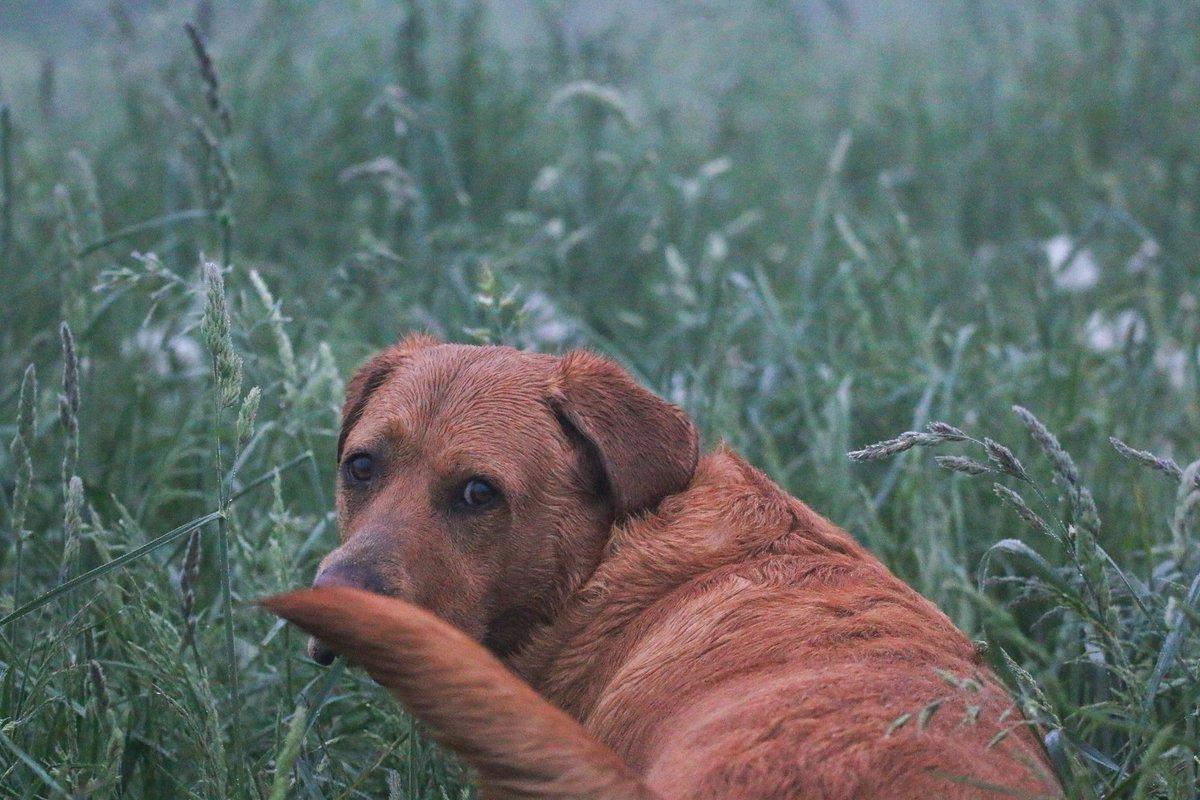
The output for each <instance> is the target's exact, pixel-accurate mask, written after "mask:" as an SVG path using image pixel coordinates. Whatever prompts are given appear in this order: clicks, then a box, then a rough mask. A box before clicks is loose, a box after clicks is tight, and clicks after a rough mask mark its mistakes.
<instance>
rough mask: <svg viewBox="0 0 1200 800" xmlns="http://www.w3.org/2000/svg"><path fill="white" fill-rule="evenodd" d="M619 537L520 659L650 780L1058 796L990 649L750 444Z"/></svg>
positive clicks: (778, 788) (693, 790) (690, 793)
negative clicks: (749, 461)
mask: <svg viewBox="0 0 1200 800" xmlns="http://www.w3.org/2000/svg"><path fill="white" fill-rule="evenodd" d="M611 547H612V552H611V553H610V554H609V556H608V557H607V558H606V559H605V561H604V562H603V563H602V565H601V568H600V570H598V572H597V574H596V576H595V577H594V578H593V579H592V581H591V582H589V584H588V585H586V586H585V587H584V590H583V591H582V592H580V593H579V597H580V598H581V600H580V603H579V605H578V606H577V607H575V608H569V609H568V611H567V613H566V614H565V615H564V617H563V622H562V623H561V624H560V625H558V626H556V627H555V628H554V629H551V630H550V631H547V632H546V633H545V634H544V635H543V636H542V637H540V638H539V639H538V640H535V644H534V647H533V648H532V649H531V652H530V654H529V656H528V661H527V662H525V665H523V664H522V663H521V662H518V664H517V666H518V668H519V669H521V671H522V672H523V673H525V674H526V676H527V677H528V678H529V679H530V681H531V682H532V683H533V684H534V685H535V686H538V687H540V688H542V690H543V692H544V693H545V694H546V696H547V697H548V698H549V699H551V700H552V701H554V702H555V703H556V704H558V705H559V706H561V707H562V708H564V709H565V710H567V711H568V713H570V714H571V715H572V716H573V717H575V718H577V719H579V720H581V721H582V722H583V723H584V726H585V727H586V728H587V729H588V730H589V731H591V732H592V733H594V734H595V735H596V736H597V738H599V739H600V740H601V741H604V742H606V743H608V744H609V745H610V746H611V747H612V748H613V749H614V750H615V751H616V753H617V754H618V755H619V756H621V757H622V759H623V760H624V761H625V762H626V763H627V764H629V765H630V766H631V767H632V768H633V769H634V770H635V771H636V772H638V773H641V774H644V775H645V776H646V782H647V783H648V784H649V785H651V786H661V787H669V788H670V790H671V793H672V796H679V797H763V798H767V797H771V798H775V797H777V798H809V797H822V798H853V797H913V798H917V797H948V798H952V797H963V798H966V797H987V796H995V797H999V796H1003V794H1002V793H999V794H998V793H996V792H990V793H989V791H987V789H986V787H987V786H989V785H991V786H995V787H997V789H999V787H1004V788H1005V789H1007V790H1009V791H1010V792H1012V791H1016V792H1018V794H1017V795H1016V796H1021V793H1026V794H1028V795H1029V796H1044V795H1047V794H1052V793H1054V792H1055V791H1056V790H1055V788H1054V783H1053V779H1052V778H1050V774H1051V773H1050V769H1049V766H1048V765H1047V764H1046V760H1045V755H1044V752H1043V750H1042V747H1041V744H1040V742H1039V741H1038V740H1037V737H1036V735H1035V734H1034V733H1033V732H1032V731H1031V730H1030V729H1029V727H1028V723H1027V722H1026V721H1025V720H1024V717H1023V715H1022V714H1021V713H1020V712H1019V711H1017V709H1015V708H1014V707H1013V702H1012V700H1011V698H1010V697H1009V695H1008V693H1007V692H1006V691H1005V690H1004V689H1003V688H1001V687H1000V686H998V685H997V684H996V682H995V679H994V677H992V675H991V673H990V671H989V670H988V669H987V668H986V667H985V666H983V665H982V663H981V661H980V658H979V656H978V653H977V651H976V648H975V647H974V646H973V644H972V643H971V642H969V641H968V640H967V639H966V637H965V636H964V635H963V634H962V633H961V632H960V631H958V629H956V628H955V627H954V625H953V624H951V622H950V621H949V620H948V619H947V618H946V617H945V615H944V614H942V613H941V612H940V611H939V610H938V609H937V608H936V607H935V606H934V605H933V604H932V603H930V602H929V601H927V600H925V599H924V598H922V597H921V596H920V595H918V594H917V593H916V592H915V591H913V590H912V589H911V588H909V587H908V586H907V585H905V584H904V583H903V582H902V581H900V580H899V579H897V578H896V577H895V576H894V575H892V574H891V573H890V572H889V571H888V570H887V569H886V568H885V567H883V565H882V564H880V563H879V562H878V561H877V560H876V559H875V558H874V557H873V556H871V555H870V554H869V553H867V552H866V551H865V550H863V549H862V548H861V547H860V546H859V545H858V544H857V543H855V542H854V541H853V539H851V538H850V537H849V536H848V535H847V534H845V533H844V532H843V531H841V530H839V529H838V528H836V527H835V526H834V525H832V524H831V523H829V522H828V521H827V520H825V519H823V518H821V517H820V516H818V515H817V514H815V513H814V512H813V511H811V509H809V508H808V507H807V506H805V505H804V504H803V503H800V502H799V501H797V500H795V499H794V498H791V497H789V496H787V495H786V494H785V493H784V492H783V491H782V490H780V489H779V488H778V487H777V486H775V485H774V484H773V483H771V482H770V481H769V480H768V479H767V478H766V477H765V476H763V475H762V474H761V473H759V472H758V471H757V470H754V469H753V468H752V467H749V466H747V465H746V464H744V463H743V462H741V461H740V460H739V459H738V458H737V457H736V456H734V455H733V454H732V453H728V452H720V453H717V454H715V455H712V456H709V457H708V458H706V459H704V460H703V461H702V462H701V464H700V467H699V469H698V470H697V473H696V477H695V480H694V481H693V483H692V486H691V487H690V488H689V489H688V490H687V491H685V492H683V493H681V494H679V495H676V496H673V497H670V498H668V499H667V500H666V501H665V502H664V503H663V504H662V506H661V507H660V509H659V511H658V513H657V514H654V515H651V516H648V517H646V518H643V519H641V520H638V521H636V522H634V523H632V524H630V525H627V526H626V527H625V528H624V529H623V530H621V531H620V532H619V533H618V534H617V537H616V538H615V540H614V542H613V544H612V546H611ZM526 665H527V666H526ZM994 740H995V741H994ZM1010 796H1012V795H1010Z"/></svg>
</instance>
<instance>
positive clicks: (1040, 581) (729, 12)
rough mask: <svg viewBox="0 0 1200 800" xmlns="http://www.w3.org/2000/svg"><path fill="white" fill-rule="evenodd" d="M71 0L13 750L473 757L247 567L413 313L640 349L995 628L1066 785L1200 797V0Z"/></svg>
mask: <svg viewBox="0 0 1200 800" xmlns="http://www.w3.org/2000/svg"><path fill="white" fill-rule="evenodd" d="M64 8H66V9H67V10H65V11H62V14H63V15H64V18H69V19H71V20H72V21H73V22H76V21H77V22H78V24H77V25H76V24H73V25H71V26H63V25H55V24H54V20H53V19H49V20H48V19H47V18H46V17H45V14H46V11H45V8H44V7H43V6H41V5H40V4H38V3H32V2H23V3H15V4H12V10H6V11H5V12H4V14H5V24H3V25H0V281H2V282H3V286H4V291H3V292H2V293H0V317H2V319H3V320H4V324H3V326H2V327H0V409H8V410H7V411H4V412H3V413H0V439H2V440H3V441H4V442H6V443H11V444H10V446H9V447H8V448H7V449H5V450H4V451H3V452H2V453H0V476H2V480H3V492H0V497H2V498H3V499H2V500H0V521H2V524H3V526H4V528H3V529H2V530H0V796H12V797H59V796H89V797H105V796H118V795H124V796H133V797H157V796H182V797H196V798H208V797H213V798H216V797H221V798H224V797H227V796H235V797H261V798H267V797H272V798H275V797H281V796H292V797H329V798H343V797H345V798H350V797H383V796H388V797H399V798H416V797H422V798H425V797H443V796H444V797H460V796H463V793H464V792H469V790H467V789H465V788H464V786H465V784H464V782H463V780H462V776H461V775H460V774H459V773H458V771H457V769H456V767H455V766H454V765H453V764H452V763H450V762H449V761H447V760H446V759H445V758H443V757H442V756H441V755H440V754H439V753H438V752H437V751H436V749H435V748H434V747H433V746H432V745H430V744H429V743H428V742H427V741H426V740H425V739H424V738H422V737H421V736H420V735H419V732H418V731H416V730H414V726H413V725H412V724H411V722H410V721H409V720H408V719H407V718H405V717H404V715H403V714H402V713H400V712H399V711H398V710H397V709H395V708H394V707H393V706H392V704H391V703H390V701H388V699H387V698H386V697H385V696H383V694H382V693H380V692H378V691H377V690H375V689H374V688H373V687H372V686H371V685H370V683H369V681H368V680H367V679H365V678H364V677H363V676H362V675H360V674H358V673H356V672H354V671H345V670H342V669H337V668H335V669H333V670H321V669H318V668H316V667H315V666H314V665H313V664H312V663H311V662H309V661H308V660H307V659H306V658H305V657H304V656H303V642H302V640H301V637H300V636H298V635H297V634H295V633H294V632H293V631H291V630H290V629H288V628H285V627H282V626H281V625H279V624H278V623H276V622H275V621H274V620H272V619H270V618H269V617H268V616H266V615H264V614H262V613H260V612H259V611H257V610H256V609H255V608H254V607H253V606H251V605H250V604H249V603H250V601H252V600H253V599H254V598H256V597H261V596H263V595H266V594H270V593H272V592H276V591H280V590H283V589H287V588H291V587H295V586H299V585H303V584H305V583H307V582H308V581H309V580H310V579H311V576H312V574H313V570H314V567H315V564H316V562H317V560H319V558H320V557H321V555H322V554H323V553H325V552H327V551H328V549H329V548H331V547H332V546H333V544H334V542H335V541H336V532H335V529H334V521H333V518H332V514H331V506H332V497H331V486H332V472H333V469H332V468H333V464H332V463H331V461H332V452H333V446H334V441H335V437H336V426H337V413H338V408H339V405H340V400H341V391H342V387H343V380H344V378H345V376H346V375H347V374H348V373H349V371H350V370H351V369H352V368H353V366H355V365H356V364H357V363H358V361H359V360H361V359H362V358H364V357H365V356H366V355H367V354H368V353H369V352H370V351H371V350H373V349H374V348H377V347H379V346H381V345H383V344H385V343H387V342H390V341H392V340H394V339H395V338H396V336H397V335H398V334H400V333H401V332H404V331H409V330H413V329H419V328H425V329H430V330H432V331H434V332H436V333H438V334H439V335H442V336H444V337H446V338H449V339H453V340H458V341H488V342H504V343H510V344H515V345H519V346H523V347H533V348H538V349H543V350H551V351H557V350H562V349H565V348H568V347H572V346H589V347H594V348H598V349H600V350H603V351H606V352H608V353H610V354H612V355H614V356H616V357H618V358H619V359H620V360H622V362H624V363H625V364H626V365H627V366H628V367H629V368H630V369H631V370H632V371H633V372H634V374H636V375H637V376H638V377H639V379H640V380H642V381H643V382H645V383H647V384H648V385H651V386H653V387H655V388H657V389H658V390H659V391H660V392H662V393H663V394H664V395H666V396H668V397H670V398H671V399H673V400H674V401H676V402H679V403H680V404H682V405H683V406H684V407H685V408H687V409H688V411H689V412H691V413H692V414H693V416H694V417H695V419H696V420H697V422H698V424H699V425H700V426H701V428H702V430H703V431H704V434H705V438H706V440H707V441H708V442H709V443H710V444H711V443H716V442H717V441H719V440H722V439H724V440H725V441H728V442H729V443H730V444H732V445H733V446H734V447H735V448H737V449H738V450H739V451H741V452H743V453H744V454H745V455H746V456H748V457H749V458H750V459H751V460H752V461H753V462H755V463H756V464H759V465H761V466H762V467H764V468H765V469H767V470H768V472H770V473H771V475H772V476H773V477H774V478H775V479H776V480H778V481H779V482H780V483H781V484H783V485H784V486H786V487H787V488H788V489H790V490H791V491H792V492H793V493H795V494H797V495H798V496H800V497H802V498H803V499H805V500H806V501H808V502H809V503H810V504H812V505H813V506H814V507H815V508H817V509H818V510H819V511H821V512H822V513H824V514H826V515H828V516H830V517H831V518H833V519H834V520H836V521H837V522H839V523H840V524H842V525H844V526H845V527H847V528H848V529H850V530H852V531H853V532H854V533H855V534H856V535H858V536H859V537H860V538H861V539H862V540H863V541H864V542H865V543H866V544H868V545H869V546H870V547H871V548H872V549H873V550H874V552H876V553H877V554H878V555H879V556H880V557H881V558H883V559H884V560H885V561H886V562H887V563H888V564H889V565H890V566H891V567H892V568H893V569H894V570H895V571H896V572H897V573H898V574H899V575H901V576H902V577H903V578H905V579H906V580H907V581H909V582H910V583H912V584H913V585H914V586H915V587H917V588H918V589H919V590H920V591H921V592H923V593H924V594H925V595H926V596H928V597H930V598H931V599H933V600H935V601H936V602H938V604H939V605H940V606H941V607H942V608H944V609H945V610H946V611H947V613H949V614H950V615H951V616H952V617H953V618H954V619H955V620H956V622H958V623H959V624H960V625H962V626H963V627H964V628H965V629H967V630H969V631H971V632H972V634H973V635H975V636H977V637H978V638H980V639H983V640H986V642H987V643H988V645H989V647H988V654H989V658H990V659H991V660H992V662H993V664H994V665H995V666H996V668H997V670H998V671H1000V672H1001V674H1003V675H1004V676H1006V679H1007V680H1008V681H1009V682H1010V685H1012V686H1013V687H1014V689H1015V690H1017V691H1019V692H1020V694H1021V696H1022V698H1023V700H1024V702H1025V703H1026V705H1027V707H1028V708H1029V709H1030V710H1031V712H1032V713H1033V714H1034V715H1036V716H1037V718H1038V719H1039V720H1040V721H1041V722H1042V723H1043V724H1044V725H1045V727H1046V731H1047V733H1048V744H1049V746H1050V749H1051V752H1052V754H1053V755H1054V757H1055V759H1056V761H1057V763H1058V764H1059V765H1060V769H1061V771H1062V774H1063V775H1064V777H1065V780H1066V781H1067V783H1068V786H1069V792H1070V796H1072V797H1085V798H1086V797H1097V798H1099V797H1105V798H1190V797H1193V796H1194V795H1195V791H1196V786H1197V779H1198V777H1197V761H1196V759H1197V754H1198V753H1200V729H1198V726H1200V723H1198V721H1197V716H1196V714H1197V710H1196V706H1195V698H1196V697H1197V696H1200V685H1198V680H1200V678H1198V677H1197V676H1198V674H1200V672H1198V669H1200V663H1198V658H1197V656H1198V652H1197V641H1196V633H1195V628H1196V625H1195V623H1196V621H1197V620H1196V615H1197V602H1198V598H1200V579H1198V578H1197V572H1198V569H1200V557H1198V555H1197V520H1196V517H1197V508H1198V507H1200V489H1198V488H1197V484H1196V475H1197V467H1196V465H1195V461H1196V459H1197V458H1200V447H1198V446H1197V442H1200V402H1198V401H1197V397H1198V396H1200V393H1198V392H1197V389H1198V388H1200V375H1198V372H1200V364H1198V362H1197V348H1198V346H1200V310H1198V305H1200V301H1198V296H1200V280H1198V279H1200V269H1198V267H1197V262H1196V259H1195V253H1196V252H1200V226H1198V224H1197V223H1198V216H1200V206H1198V205H1197V198H1200V148H1198V147H1197V145H1196V141H1197V139H1196V129H1195V115H1194V112H1193V109H1195V108H1196V107H1200V51H1198V50H1197V49H1196V46H1195V43H1196V41H1197V37H1198V36H1200V14H1197V13H1196V11H1197V8H1196V5H1195V3H1194V2H1190V0H1189V2H1169V1H1168V0H1149V1H1148V2H1144V3H1138V4H1131V3H1120V2H1117V1H1116V0H1065V1H1064V2H1059V3H1053V4H1046V3H1037V2H1032V0H1031V1H1030V2H1025V3H1012V4H986V3H977V2H967V1H966V0H930V2H926V3H915V2H906V1H905V0H888V1H887V2H880V3H873V4H863V3H840V2H825V3H818V2H813V3H807V4H784V3H776V2H767V1H766V0H762V1H761V2H753V3H743V4H726V3H700V2H686V3H665V2H664V3H661V4H658V3H656V4H649V5H644V6H643V7H642V10H641V11H639V12H638V13H636V14H634V13H630V14H626V15H624V16H622V15H612V16H609V15H606V14H604V13H601V12H598V11H594V10H593V11H590V12H589V11H588V8H594V6H589V5H588V4H583V3H578V4H576V3H559V2H546V3H538V4H530V5H529V6H528V7H526V6H520V8H519V9H518V10H516V11H508V12H505V13H501V12H500V10H499V9H500V6H499V5H493V4H484V3H481V2H478V0H452V1H451V0H426V1H425V2H420V1H419V0H406V1H405V2H401V3H383V2H376V0H364V2H359V3H354V4H343V3H338V4H334V3H328V4H321V3H318V4H311V5H309V6H305V7H304V8H303V9H297V8H293V7H292V6H290V5H289V4H287V3H283V2H279V0H256V1H255V2H249V3H239V4H233V3H228V2H215V1H213V0H201V2H198V3H196V2H183V0H162V2H158V3H147V4H139V5H128V6H127V5H121V4H114V5H113V6H112V7H111V8H109V9H108V10H105V11H102V12H96V11H86V10H75V9H74V6H73V5H71V6H66V5H65V6H64ZM513 8H517V7H516V6H513ZM10 23H11V24H10ZM185 25H188V26H190V27H185ZM75 31H83V32H80V33H75ZM1013 406H1019V407H1020V409H1021V410H1020V411H1019V412H1018V413H1014V412H1013V410H1012V409H1013ZM1026 409H1027V410H1026ZM903 431H910V432H915V433H907V434H902V435H901V432H903ZM897 437H899V438H897ZM1110 437H1115V438H1116V439H1117V440H1118V441H1119V442H1120V444H1116V443H1110V441H1109V440H1110ZM868 442H881V443H882V445H881V446H878V447H867V448H864V447H863V445H864V444H865V443H868ZM929 447H937V448H938V452H937V457H938V459H939V460H938V461H936V462H935V461H933V460H932V459H923V458H921V457H920V456H921V455H922V453H923V452H924V451H925V450H926V449H927V448H929ZM850 451H860V452H861V453H862V454H863V455H862V458H863V459H865V462H866V463H856V462H855V461H853V460H851V459H848V458H847V457H846V454H847V453H848V452H850ZM885 455H887V456H889V457H888V458H883V457H882V456H885ZM876 456H879V457H876ZM938 465H940V466H941V467H942V468H944V469H943V470H938ZM919 713H920V710H919V709H914V716H919Z"/></svg>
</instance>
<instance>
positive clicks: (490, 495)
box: [462, 478, 500, 511]
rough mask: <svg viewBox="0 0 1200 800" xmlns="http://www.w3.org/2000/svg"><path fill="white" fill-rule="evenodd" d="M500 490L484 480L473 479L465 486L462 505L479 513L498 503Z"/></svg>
mask: <svg viewBox="0 0 1200 800" xmlns="http://www.w3.org/2000/svg"><path fill="white" fill-rule="evenodd" d="M499 497H500V490H499V489H497V488H496V487H495V486H492V485H491V484H490V483H488V482H487V481H485V480H484V479H483V478H471V480H469V481H467V482H466V483H464V484H463V489H462V504H463V505H464V506H466V507H467V508H469V509H471V510H473V511H479V510H482V509H484V508H487V507H488V506H490V505H492V504H493V503H495V502H496V500H497V499H499Z"/></svg>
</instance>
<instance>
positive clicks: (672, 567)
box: [504, 448, 871, 721]
mask: <svg viewBox="0 0 1200 800" xmlns="http://www.w3.org/2000/svg"><path fill="white" fill-rule="evenodd" d="M696 496H704V497H705V498H706V502H704V503H703V504H697V503H696V502H694V498H695V497H696ZM714 497H715V498H718V499H717V500H716V501H714ZM697 507H703V508H705V509H711V511H707V512H706V513H704V514H701V515H697V514H696V512H695V509H696V508H697ZM747 512H751V513H753V515H754V517H755V518H756V520H757V524H756V525H755V526H753V527H752V528H751V529H747V528H746V526H744V525H742V526H739V525H737V524H736V519H738V518H740V519H743V520H744V519H745V515H746V514H747ZM780 552H804V553H807V552H811V553H812V555H813V556H814V557H819V556H820V554H822V553H830V552H837V553H841V554H854V555H856V556H860V557H862V558H871V556H870V555H869V554H867V552H866V551H865V550H863V549H862V548H861V546H859V545H858V544H857V543H856V542H855V541H854V540H853V539H852V538H851V537H850V536H849V535H848V534H846V533H845V532H843V531H842V530H840V529H839V528H837V527H836V526H835V525H833V524H832V523H831V522H829V521H828V520H826V519H824V518H823V517H821V516H820V515H819V514H817V513H816V512H814V511H813V510H812V509H810V508H809V507H808V506H806V505H805V504H804V503H802V502H800V501H799V500H796V499H795V498H793V497H791V496H789V495H788V494H787V493H786V492H784V491H783V490H782V489H781V488H779V486H777V485H776V484H775V483H773V482H772V481H771V480H770V479H769V478H767V477H766V476H765V475H764V474H762V473H761V472H759V471H758V470H756V469H754V468H753V467H751V466H749V465H748V464H746V463H745V462H744V461H742V460H741V459H740V458H739V457H738V456H737V455H736V454H734V453H733V452H732V451H730V450H728V449H725V448H721V449H719V450H717V451H715V452H713V453H710V454H709V455H707V456H705V457H704V458H703V459H701V461H700V464H699V465H698V467H697V469H696V475H695V477H694V478H693V480H692V483H691V485H690V486H689V487H688V488H687V489H686V490H684V491H683V492H680V493H679V494H677V495H672V496H670V497H667V498H666V499H665V500H663V502H662V503H661V504H660V505H659V507H658V508H657V509H656V510H655V511H653V512H651V513H648V514H645V515H642V516H638V517H635V518H632V519H630V520H628V521H627V522H625V523H623V524H619V525H617V526H615V527H614V528H613V529H612V534H611V537H610V540H609V542H608V546H607V547H606V548H605V549H604V552H603V556H602V558H601V559H600V561H599V564H598V566H597V568H596V569H595V570H594V572H592V574H591V576H590V577H587V578H586V579H584V580H581V581H580V582H579V583H578V585H577V588H576V589H575V590H574V591H573V592H571V593H570V594H569V596H568V597H567V598H566V599H565V601H564V602H563V603H562V605H561V610H560V611H559V612H558V613H557V614H556V615H554V617H553V619H552V620H551V621H550V622H549V623H548V624H546V625H544V626H542V627H541V628H539V629H538V630H537V631H535V632H534V633H533V635H532V636H531V637H530V639H529V642H528V645H526V646H525V647H523V648H521V649H520V651H519V652H515V653H513V654H511V655H509V656H508V657H506V658H505V659H504V660H505V662H506V663H507V664H508V666H509V668H510V669H512V670H513V672H515V673H516V674H517V675H519V676H520V677H522V678H523V679H524V680H526V681H527V682H528V683H529V684H530V685H532V686H533V687H534V688H535V689H536V690H537V691H539V692H540V693H541V694H542V695H544V696H545V697H546V698H547V699H549V700H550V701H551V702H553V703H555V704H556V705H558V706H559V707H560V708H562V709H563V710H564V711H566V712H568V713H570V714H571V715H573V716H575V717H576V718H577V719H580V720H582V721H586V717H587V715H588V713H589V712H590V710H591V708H592V706H593V704H594V701H595V698H596V696H597V694H598V693H599V691H600V690H601V689H602V688H603V687H604V686H605V685H607V683H608V680H607V678H608V677H609V676H610V675H611V673H612V670H613V669H614V668H615V665H616V664H617V663H618V662H619V661H620V658H621V655H622V652H623V648H622V645H621V642H622V640H623V639H624V637H627V636H628V637H636V636H638V635H639V631H638V620H639V618H640V617H641V616H642V615H643V613H644V612H646V611H648V610H650V609H651V608H652V607H653V606H654V605H655V604H656V603H658V602H659V601H660V600H662V599H663V598H664V597H666V596H667V595H669V594H671V593H672V592H674V591H676V590H677V589H679V588H680V587H682V586H684V585H685V584H687V583H689V582H691V581H693V580H695V579H697V578H699V577H701V576H703V575H706V574H708V573H710V572H713V571H714V570H717V569H720V568H721V567H723V566H726V565H729V564H737V563H743V562H746V561H747V560H748V559H753V558H755V557H756V556H759V555H764V556H765V555H769V554H772V553H780ZM614 597H619V600H620V602H614V599H613V598H614Z"/></svg>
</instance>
